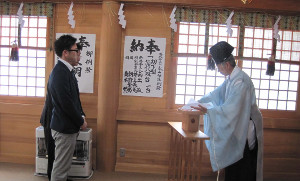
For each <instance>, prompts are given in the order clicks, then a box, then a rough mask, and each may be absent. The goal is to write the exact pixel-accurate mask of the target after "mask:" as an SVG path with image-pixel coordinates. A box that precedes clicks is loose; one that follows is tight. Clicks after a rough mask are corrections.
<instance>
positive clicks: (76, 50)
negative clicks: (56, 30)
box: [68, 49, 80, 53]
mask: <svg viewBox="0 0 300 181" xmlns="http://www.w3.org/2000/svg"><path fill="white" fill-rule="evenodd" d="M68 51H69V52H72V51H73V52H76V53H78V52H80V50H78V49H75V50H72V49H70V50H68Z"/></svg>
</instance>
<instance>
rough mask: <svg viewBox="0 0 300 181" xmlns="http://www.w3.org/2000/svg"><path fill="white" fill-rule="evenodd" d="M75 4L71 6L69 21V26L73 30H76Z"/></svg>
mask: <svg viewBox="0 0 300 181" xmlns="http://www.w3.org/2000/svg"><path fill="white" fill-rule="evenodd" d="M73 5H74V4H73V2H72V3H71V5H70V8H69V11H68V20H69V24H70V25H71V28H73V29H74V28H75V20H74V15H73Z"/></svg>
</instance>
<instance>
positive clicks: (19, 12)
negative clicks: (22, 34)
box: [17, 3, 25, 28]
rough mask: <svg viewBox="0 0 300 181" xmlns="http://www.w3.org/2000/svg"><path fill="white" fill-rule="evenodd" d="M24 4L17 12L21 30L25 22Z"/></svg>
mask: <svg viewBox="0 0 300 181" xmlns="http://www.w3.org/2000/svg"><path fill="white" fill-rule="evenodd" d="M23 5H24V4H23V3H21V4H20V7H19V10H18V12H17V15H18V18H19V25H20V27H21V28H23V26H24V23H25V21H24V20H23V10H22V8H23Z"/></svg>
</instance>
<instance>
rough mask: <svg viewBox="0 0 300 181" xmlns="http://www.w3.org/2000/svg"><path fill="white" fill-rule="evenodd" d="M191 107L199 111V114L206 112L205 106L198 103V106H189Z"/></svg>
mask: <svg viewBox="0 0 300 181" xmlns="http://www.w3.org/2000/svg"><path fill="white" fill-rule="evenodd" d="M191 108H193V109H196V110H198V111H200V112H201V114H206V113H207V108H206V107H203V106H201V105H200V104H198V106H191Z"/></svg>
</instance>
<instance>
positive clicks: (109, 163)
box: [96, 1, 122, 172]
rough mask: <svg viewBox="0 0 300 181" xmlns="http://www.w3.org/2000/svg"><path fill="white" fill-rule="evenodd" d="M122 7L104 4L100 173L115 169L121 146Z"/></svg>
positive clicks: (99, 126) (100, 79) (99, 102)
mask: <svg viewBox="0 0 300 181" xmlns="http://www.w3.org/2000/svg"><path fill="white" fill-rule="evenodd" d="M119 7H120V4H119V3H118V2H115V1H103V4H102V23H101V36H100V63H99V81H98V116H97V155H96V158H97V169H98V170H100V171H104V172H112V171H114V169H115V162H116V146H117V120H116V116H117V115H116V114H117V110H118V104H119V83H120V61H121V43H122V31H121V25H119V20H118V11H119Z"/></svg>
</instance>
